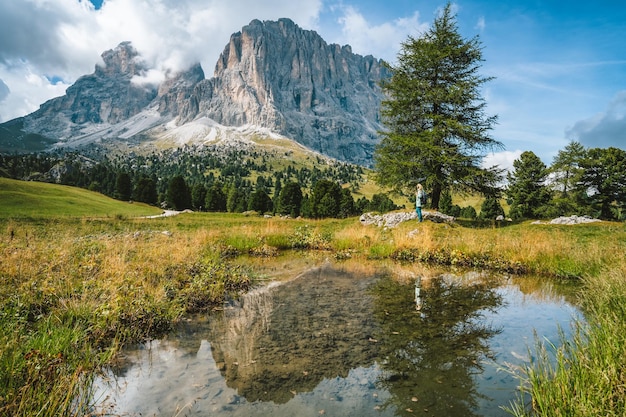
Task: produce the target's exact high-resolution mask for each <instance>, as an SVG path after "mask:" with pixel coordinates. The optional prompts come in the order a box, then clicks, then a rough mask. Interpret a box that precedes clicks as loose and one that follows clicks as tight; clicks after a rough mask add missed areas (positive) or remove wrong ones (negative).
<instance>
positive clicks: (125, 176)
mask: <svg viewBox="0 0 626 417" xmlns="http://www.w3.org/2000/svg"><path fill="white" fill-rule="evenodd" d="M282 156H284V157H285V158H283V159H286V157H288V156H289V153H288V152H287V153H286V154H285V155H282ZM275 159H276V155H273V154H271V153H268V152H265V151H259V150H252V151H251V150H247V149H231V150H229V151H224V150H223V149H221V150H219V151H218V150H216V149H213V148H180V149H174V150H169V151H162V152H155V153H152V154H150V155H134V154H132V153H131V154H128V155H117V156H114V157H109V156H107V155H105V154H104V153H103V152H102V151H98V150H92V151H91V152H82V153H81V154H77V153H63V154H58V153H57V154H51V153H44V154H27V155H0V174H1V175H5V176H7V177H11V178H16V179H24V180H37V181H47V182H55V183H60V184H66V185H72V186H77V187H83V188H88V189H90V190H92V191H97V192H100V193H102V194H105V195H108V196H110V197H113V198H116V199H119V200H123V201H129V200H133V201H139V202H145V203H148V204H152V205H160V206H161V207H163V208H172V209H176V210H184V209H192V210H196V211H223V212H244V211H249V210H253V211H256V212H259V213H272V214H274V213H275V214H281V215H289V216H292V217H297V216H304V217H311V218H322V217H340V218H341V217H349V216H354V215H359V214H361V213H363V212H366V211H378V212H386V211H389V210H393V209H395V208H397V207H396V206H395V204H394V203H393V201H392V200H391V199H390V198H389V197H388V196H387V195H386V194H376V195H374V196H373V198H372V200H371V201H370V200H368V199H367V198H365V197H361V198H359V199H357V200H355V199H354V198H353V193H356V192H358V190H359V188H360V185H361V183H362V181H363V176H364V171H363V168H362V167H360V166H358V165H353V164H348V163H342V162H329V161H327V160H322V159H321V158H319V157H317V159H316V160H315V161H314V164H312V165H313V167H312V168H308V167H306V166H297V165H296V164H295V163H293V162H289V163H287V164H285V163H283V164H282V165H284V166H283V167H282V168H281V169H276V168H275V167H272V164H274V165H276V162H275Z"/></svg>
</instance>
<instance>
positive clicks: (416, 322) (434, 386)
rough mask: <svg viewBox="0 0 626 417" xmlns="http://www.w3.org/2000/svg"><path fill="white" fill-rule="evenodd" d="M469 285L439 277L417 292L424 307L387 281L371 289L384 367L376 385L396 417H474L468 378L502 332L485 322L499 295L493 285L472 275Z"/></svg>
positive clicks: (474, 404) (473, 386)
mask: <svg viewBox="0 0 626 417" xmlns="http://www.w3.org/2000/svg"><path fill="white" fill-rule="evenodd" d="M475 278H476V279H474V280H473V282H471V283H470V284H469V285H468V284H467V283H461V282H459V281H458V280H452V279H445V278H444V277H439V278H436V279H433V280H431V281H430V282H429V283H428V285H426V286H424V287H422V288H421V293H420V295H421V297H422V299H423V304H422V306H421V309H420V310H418V311H415V312H412V313H410V314H409V313H408V312H410V311H411V305H412V303H414V299H412V298H411V294H410V292H408V291H406V286H404V285H402V284H399V283H398V282H396V281H394V280H393V279H391V278H389V277H385V278H383V279H381V280H380V281H379V282H378V283H377V284H376V285H375V287H374V292H375V293H376V295H377V296H376V302H375V304H374V317H375V318H376V320H377V322H378V323H380V327H381V331H380V335H379V339H380V341H381V346H382V347H383V349H382V352H381V354H382V356H381V361H382V363H383V368H384V369H385V370H386V371H387V377H386V378H385V379H383V380H381V381H380V383H381V385H382V386H383V387H384V388H385V389H386V390H387V391H388V392H389V393H390V394H391V398H390V403H391V404H393V405H394V406H396V408H397V409H398V410H400V413H399V414H401V415H404V414H406V415H414V412H416V411H420V412H423V413H427V415H436V416H461V415H462V416H474V415H477V414H475V413H474V411H473V410H475V409H476V407H477V398H478V397H480V394H479V392H478V391H477V387H476V384H475V382H474V378H473V376H474V375H475V374H478V373H481V372H482V371H483V367H482V362H484V360H485V359H488V358H489V359H493V354H492V353H491V351H490V349H489V344H488V341H489V339H490V338H491V337H492V336H493V335H495V334H497V333H498V332H499V330H498V329H497V328H496V327H494V326H492V325H491V324H489V323H485V322H484V320H480V319H481V318H482V317H483V312H485V311H489V310H495V309H496V308H497V307H499V306H500V305H501V304H502V297H501V296H500V295H499V294H497V293H496V292H495V291H494V289H495V288H496V287H497V282H496V281H495V280H491V279H478V278H480V277H479V276H476V277H475Z"/></svg>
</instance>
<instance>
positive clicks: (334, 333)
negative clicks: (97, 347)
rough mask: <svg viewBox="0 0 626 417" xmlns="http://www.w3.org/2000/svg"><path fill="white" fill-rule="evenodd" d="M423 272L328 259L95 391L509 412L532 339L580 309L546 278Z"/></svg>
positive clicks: (177, 403)
mask: <svg viewBox="0 0 626 417" xmlns="http://www.w3.org/2000/svg"><path fill="white" fill-rule="evenodd" d="M420 281H421V282H420V286H419V291H416V289H415V280H414V279H404V280H398V279H397V277H395V276H394V271H393V270H376V271H373V270H363V269H358V268H357V269H355V268H352V267H349V266H347V265H342V264H334V265H333V264H326V265H324V266H321V267H317V268H314V269H311V270H309V271H307V272H306V273H304V274H301V275H299V276H298V277H295V278H294V279H291V280H287V281H282V282H275V283H272V284H269V285H268V286H265V287H263V288H259V289H256V290H254V291H252V292H251V293H249V294H247V295H245V296H244V297H243V298H242V299H241V300H238V301H237V302H233V303H231V304H230V305H229V306H227V307H226V308H225V309H224V310H222V311H219V312H214V313H211V314H210V315H207V316H202V317H197V318H194V319H193V320H190V321H188V322H186V323H185V324H184V325H182V326H180V328H179V329H178V330H177V331H176V332H174V333H172V334H171V335H169V336H168V337H167V338H164V339H161V340H154V341H151V342H150V343H146V344H143V345H141V346H138V347H135V348H134V349H129V350H126V351H125V352H124V354H123V356H122V360H121V361H120V363H119V364H118V365H117V366H115V367H112V368H111V369H108V370H106V372H105V375H104V376H103V377H102V378H101V379H99V380H98V381H96V394H95V395H96V399H97V400H98V401H99V402H100V403H101V407H102V410H101V411H102V412H103V413H104V414H105V415H123V416H272V417H281V416H320V415H328V416H435V417H443V416H506V415H508V414H507V413H506V412H505V411H504V410H502V409H501V406H507V405H508V404H509V403H510V402H511V401H513V400H514V399H515V398H517V395H518V392H517V391H518V390H517V389H518V386H519V382H518V380H517V379H516V378H515V377H514V376H513V375H512V372H515V369H516V367H518V366H522V365H524V364H526V363H527V361H528V360H529V355H532V353H529V352H532V348H533V346H534V344H535V340H536V337H539V338H541V339H543V340H549V341H551V342H553V343H555V344H557V345H558V344H559V342H560V338H559V332H560V331H562V332H564V333H565V334H566V335H567V334H569V332H570V330H571V329H570V323H571V321H572V320H573V319H574V318H575V317H578V316H579V313H578V310H577V309H576V307H575V306H574V304H573V303H574V301H573V300H574V299H575V298H574V297H573V296H572V295H571V294H572V289H571V288H564V287H560V286H559V285H557V283H555V282H553V281H551V280H548V279H545V278H544V279H539V278H532V277H517V278H513V277H507V276H497V277H494V276H490V275H486V274H480V273H476V272H473V273H465V274H460V275H455V274H447V273H446V274H435V275H433V276H425V277H424V278H423V279H421V280H420ZM417 292H419V296H420V299H419V301H420V308H419V309H418V308H417V305H416V293H417ZM529 349H530V350H529Z"/></svg>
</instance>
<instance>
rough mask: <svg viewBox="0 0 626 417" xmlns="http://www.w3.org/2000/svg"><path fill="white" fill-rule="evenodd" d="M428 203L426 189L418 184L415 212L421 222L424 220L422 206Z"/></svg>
mask: <svg viewBox="0 0 626 417" xmlns="http://www.w3.org/2000/svg"><path fill="white" fill-rule="evenodd" d="M425 203H426V193H425V192H424V188H423V187H422V184H417V190H416V191H415V212H416V213H417V218H418V219H419V221H420V222H421V221H422V220H423V218H422V204H425Z"/></svg>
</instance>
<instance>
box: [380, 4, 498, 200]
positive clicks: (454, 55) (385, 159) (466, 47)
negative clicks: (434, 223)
mask: <svg viewBox="0 0 626 417" xmlns="http://www.w3.org/2000/svg"><path fill="white" fill-rule="evenodd" d="M482 61H483V58H482V50H481V44H480V42H479V40H478V37H474V38H472V39H469V40H465V39H463V38H462V37H461V35H460V34H459V32H458V28H457V24H456V16H454V15H453V14H452V10H451V5H450V4H449V3H448V5H447V6H446V7H445V9H444V10H443V12H442V13H441V14H440V16H439V17H437V18H436V19H435V21H434V23H433V25H432V27H431V28H430V29H429V30H428V31H426V33H424V34H423V35H422V36H420V37H419V38H414V37H412V36H409V37H408V39H407V40H406V41H405V42H404V43H402V46H401V50H400V53H399V54H398V64H397V65H395V66H392V65H389V68H390V70H391V73H392V76H391V78H390V79H389V80H388V81H386V82H383V84H382V87H383V90H384V92H385V93H386V94H387V99H386V100H383V102H382V118H383V122H384V124H385V127H386V130H384V131H383V132H381V135H382V139H381V142H380V144H379V146H378V147H377V149H376V153H375V157H374V158H375V168H376V172H377V181H378V182H379V183H380V184H381V185H383V186H387V187H391V188H393V189H394V190H395V191H398V192H402V191H407V190H408V191H410V192H411V193H412V192H414V189H415V185H416V183H417V182H421V183H422V184H423V185H424V186H425V188H427V189H428V190H429V194H430V195H431V198H432V199H431V206H432V207H433V208H437V207H438V204H439V199H440V196H441V192H442V190H445V189H448V188H450V187H451V186H456V187H458V188H470V189H474V190H477V191H480V192H486V191H488V190H489V189H490V188H492V187H493V184H495V183H496V182H497V178H496V177H497V176H498V174H499V173H498V171H496V170H495V169H492V170H485V169H482V168H481V167H480V164H481V162H482V158H483V157H484V152H485V151H486V150H492V149H495V148H498V147H501V146H502V145H501V143H500V142H498V141H496V140H495V139H493V138H491V137H490V136H489V131H490V130H491V129H492V126H493V124H494V123H495V122H496V119H497V117H496V116H488V115H487V114H486V113H485V106H486V103H485V101H484V99H483V98H482V97H481V94H480V88H481V86H482V85H483V84H484V83H485V82H487V81H489V80H490V78H489V77H482V76H480V75H479V74H478V70H479V68H480V63H481V62H482ZM491 193H492V194H493V192H491Z"/></svg>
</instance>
